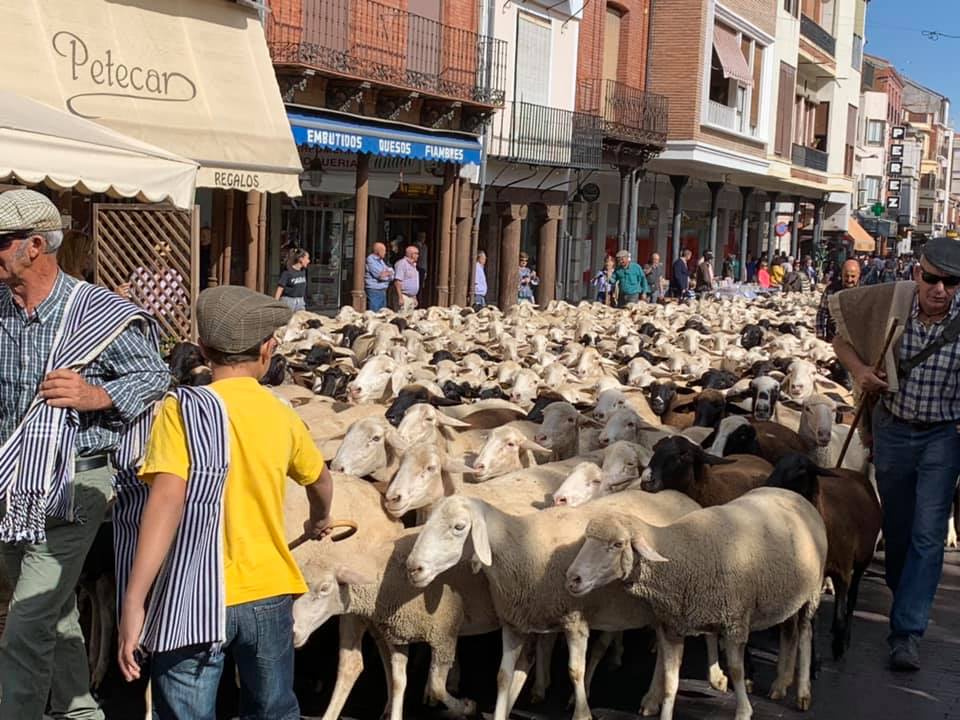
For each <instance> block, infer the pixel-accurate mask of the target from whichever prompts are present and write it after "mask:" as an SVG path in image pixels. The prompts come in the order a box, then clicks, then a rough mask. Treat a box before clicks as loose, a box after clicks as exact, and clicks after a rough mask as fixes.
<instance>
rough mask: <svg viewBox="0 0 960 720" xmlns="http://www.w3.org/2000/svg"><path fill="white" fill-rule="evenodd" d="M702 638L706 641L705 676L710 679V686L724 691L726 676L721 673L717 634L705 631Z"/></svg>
mask: <svg viewBox="0 0 960 720" xmlns="http://www.w3.org/2000/svg"><path fill="white" fill-rule="evenodd" d="M703 639H704V641H705V642H706V643H707V676H708V678H709V679H710V687H712V688H713V689H714V690H719V691H720V692H726V691H727V684H728V683H727V676H726V675H724V674H723V669H722V668H721V667H720V647H719V642H718V640H717V636H716V635H714V634H713V633H707V634H706V635H704V637H703Z"/></svg>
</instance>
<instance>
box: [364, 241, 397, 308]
mask: <svg viewBox="0 0 960 720" xmlns="http://www.w3.org/2000/svg"><path fill="white" fill-rule="evenodd" d="M386 254H387V246H386V245H384V244H383V243H382V242H375V243H374V244H373V252H371V253H370V254H369V255H367V268H366V272H365V273H364V277H363V286H364V290H366V293H367V309H368V310H372V311H373V312H377V311H378V310H382V309H383V308H385V307H386V306H387V288H389V287H390V282H391V281H392V280H393V268H392V267H390V266H389V265H387V263H386V261H385V260H384V257H386Z"/></svg>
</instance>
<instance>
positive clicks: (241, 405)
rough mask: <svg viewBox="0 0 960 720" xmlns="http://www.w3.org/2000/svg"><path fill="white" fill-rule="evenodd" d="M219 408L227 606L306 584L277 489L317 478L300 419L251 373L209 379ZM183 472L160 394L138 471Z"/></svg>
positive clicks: (181, 437)
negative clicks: (225, 429)
mask: <svg viewBox="0 0 960 720" xmlns="http://www.w3.org/2000/svg"><path fill="white" fill-rule="evenodd" d="M209 387H210V389H211V390H213V391H214V392H216V393H217V395H219V396H220V397H221V398H222V399H223V402H224V405H225V406H226V408H227V415H228V418H229V426H230V433H229V434H230V468H229V470H228V471H227V481H226V487H225V488H224V494H223V508H224V513H223V530H224V546H223V551H224V577H225V582H226V602H227V605H228V606H230V605H239V604H240V603H246V602H253V601H254V600H262V599H263V598H268V597H274V596H277V595H288V594H290V595H299V594H301V593H304V592H306V591H307V586H306V584H305V583H304V581H303V575H301V574H300V569H299V568H298V567H297V564H296V561H294V559H293V556H292V555H291V554H290V551H289V550H287V543H286V541H285V539H284V531H283V494H284V488H285V485H286V478H287V476H288V475H289V476H290V477H291V478H293V480H295V481H296V482H298V483H299V484H301V485H309V484H311V483H313V482H315V481H316V480H317V478H318V477H319V476H320V472H321V471H322V470H323V456H322V455H321V454H320V451H319V450H318V449H317V446H316V445H315V444H314V443H313V440H311V439H310V434H309V432H308V431H307V428H306V426H305V425H304V424H303V421H302V420H301V419H300V418H299V417H298V416H297V414H296V413H295V412H294V411H293V409H292V408H290V407H287V406H286V405H284V404H283V403H281V402H280V401H279V400H278V399H277V398H276V397H275V396H274V395H273V394H272V393H271V392H270V391H269V390H267V389H266V388H264V387H262V386H261V385H260V384H259V383H258V382H257V381H256V380H255V379H254V378H230V379H227V380H219V381H217V382H215V383H213V384H212V385H210V386H209ZM156 473H170V474H172V475H177V476H178V477H181V478H184V480H186V479H187V478H188V477H189V459H188V455H187V440H186V434H185V432H184V427H183V419H182V418H181V416H180V405H179V403H178V402H177V400H176V398H173V397H168V398H166V399H165V400H164V401H163V405H162V407H161V408H160V412H159V414H158V415H157V418H156V420H155V421H154V424H153V431H152V433H151V435H150V442H149V445H148V446H147V454H146V458H145V460H144V465H143V469H142V470H141V471H140V477H141V478H143V479H144V481H145V482H148V483H149V482H150V481H151V480H152V476H153V475H154V474H156Z"/></svg>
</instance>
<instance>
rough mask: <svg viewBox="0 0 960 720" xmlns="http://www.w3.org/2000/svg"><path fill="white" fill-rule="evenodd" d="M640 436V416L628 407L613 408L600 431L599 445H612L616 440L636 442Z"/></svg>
mask: <svg viewBox="0 0 960 720" xmlns="http://www.w3.org/2000/svg"><path fill="white" fill-rule="evenodd" d="M639 437H640V416H639V415H637V413H635V412H634V411H633V410H630V409H629V408H620V409H618V410H615V411H614V412H613V413H612V414H611V415H610V419H609V420H607V424H606V426H605V427H604V428H603V432H602V433H600V445H601V447H607V446H608V445H612V444H613V443H615V442H617V441H618V440H627V441H629V442H637V438H639Z"/></svg>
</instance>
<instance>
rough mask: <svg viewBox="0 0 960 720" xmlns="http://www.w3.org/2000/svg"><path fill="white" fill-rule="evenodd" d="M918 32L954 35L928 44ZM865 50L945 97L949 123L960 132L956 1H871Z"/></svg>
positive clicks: (959, 31)
mask: <svg viewBox="0 0 960 720" xmlns="http://www.w3.org/2000/svg"><path fill="white" fill-rule="evenodd" d="M923 30H933V31H936V32H940V33H944V34H946V35H955V36H957V37H956V38H949V37H941V38H940V39H938V40H935V41H934V40H928V39H927V38H925V37H924V36H923V34H922V31H923ZM866 52H868V53H869V54H871V55H879V56H880V57H882V58H886V59H887V60H889V61H890V62H891V63H893V65H894V67H896V68H897V70H898V71H899V72H900V73H902V74H903V75H905V76H906V77H909V78H910V79H911V80H914V81H915V82H917V83H919V84H921V85H924V86H926V87H928V88H930V89H932V90H936V91H937V92H939V93H940V94H942V95H946V96H947V97H948V98H950V101H951V102H950V116H951V118H950V119H951V124H952V125H953V126H954V127H957V128H960V71H958V70H957V65H958V62H960V0H872V1H871V2H870V4H869V5H867V43H866Z"/></svg>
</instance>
